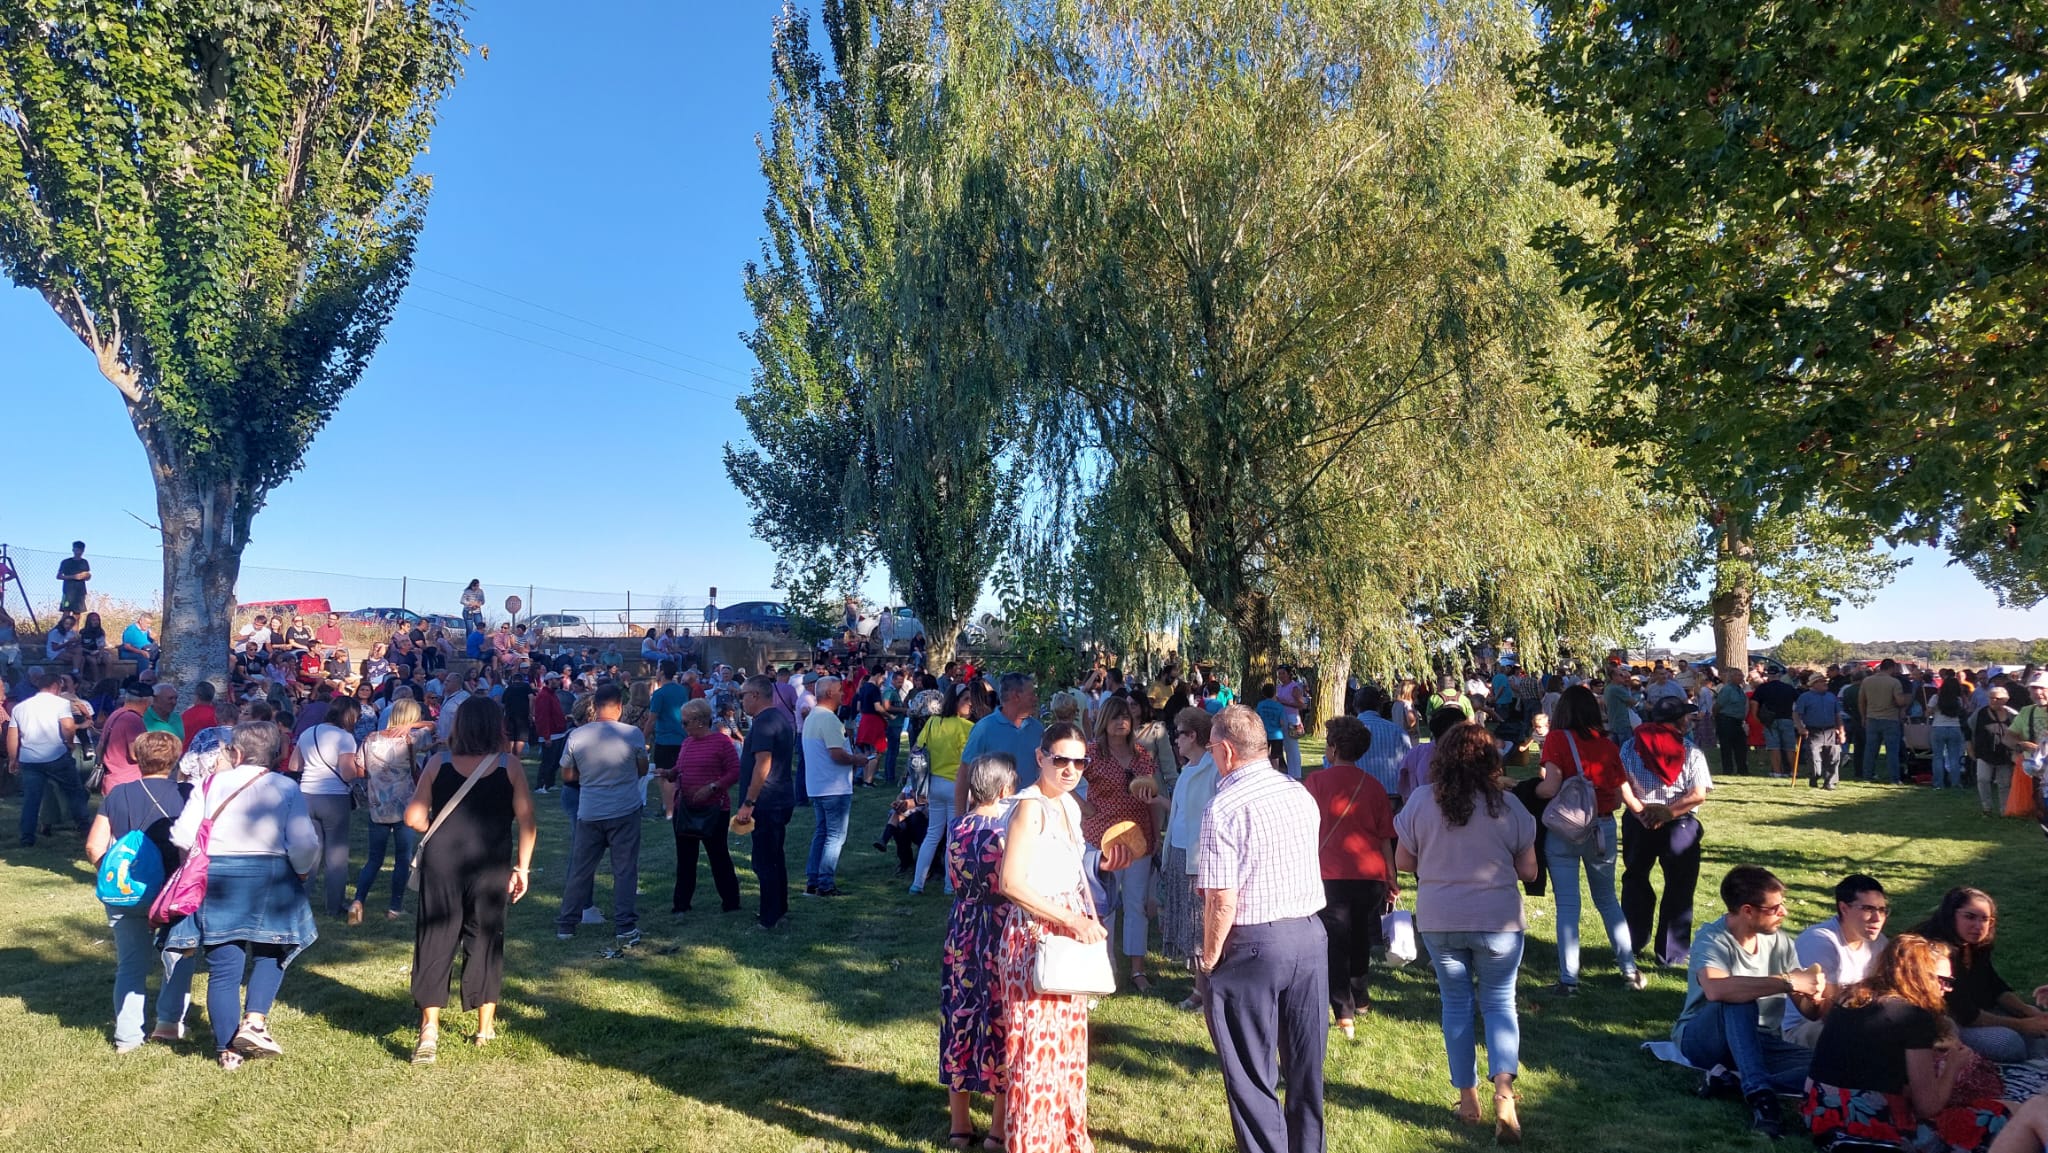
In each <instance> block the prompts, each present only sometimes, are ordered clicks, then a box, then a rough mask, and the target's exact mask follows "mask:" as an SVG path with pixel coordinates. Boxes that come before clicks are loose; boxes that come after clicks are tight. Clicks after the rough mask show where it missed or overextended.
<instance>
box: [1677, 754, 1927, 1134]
mask: <svg viewBox="0 0 2048 1153" xmlns="http://www.w3.org/2000/svg"><path fill="white" fill-rule="evenodd" d="M1893 723H1894V724H1896V723H1897V722H1896V721H1894V722H1893ZM1771 1025H1772V1028H1771V1030H1770V1032H1768V1033H1766V1032H1764V1031H1763V1030H1761V1029H1758V1028H1757V1011H1756V1002H1755V1001H1751V1002H1748V1003H1747V1004H1742V1005H1731V1004H1728V1003H1727V1002H1725V1001H1718V1002H1717V1001H1708V1002H1706V1003H1705V1004H1703V1005H1701V1006H1700V1010H1699V1012H1698V1013H1697V1014H1696V1015H1695V1016H1694V1017H1693V1018H1692V1019H1691V1020H1689V1021H1687V1022H1686V1023H1685V1028H1683V1029H1680V1030H1679V1031H1678V1051H1679V1052H1681V1053H1683V1054H1685V1059H1686V1060H1687V1061H1690V1062H1692V1063H1693V1064H1694V1065H1697V1066H1699V1067H1700V1068H1702V1069H1711V1068H1713V1067H1714V1066H1716V1065H1726V1066H1728V1067H1729V1068H1732V1069H1734V1070H1735V1072H1736V1074H1737V1075H1738V1076H1740V1077H1741V1078H1742V1095H1743V1096H1744V1097H1748V1096H1751V1095H1753V1094H1757V1093H1763V1092H1771V1093H1797V1092H1799V1091H1800V1090H1801V1089H1802V1088H1804V1087H1805V1085H1806V1067H1807V1065H1809V1064H1811V1063H1812V1061H1813V1050H1811V1049H1808V1048H1806V1047H1805V1046H1803V1045H1795V1044H1793V1043H1792V1042H1790V1041H1787V1040H1785V1039H1784V1038H1783V1037H1780V1036H1779V1035H1778V1030H1777V1020H1776V1019H1775V1018H1773V1019H1772V1021H1771Z"/></svg>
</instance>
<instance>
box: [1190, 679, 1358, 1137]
mask: <svg viewBox="0 0 2048 1153" xmlns="http://www.w3.org/2000/svg"><path fill="white" fill-rule="evenodd" d="M1209 753H1210V755H1211V756H1212V757H1214V758H1215V761H1216V772H1217V777H1218V784H1217V786H1216V795H1215V798H1214V799H1213V800H1211V801H1210V802H1209V809H1208V812H1207V813H1206V814H1204V815H1203V817H1202V833H1201V841H1200V847H1199V850H1198V851H1199V858H1198V862H1199V866H1200V888H1201V890H1202V953H1201V956H1200V957H1199V958H1197V960H1196V966H1197V971H1198V972H1203V973H1207V974H1208V975H1209V995H1208V999H1207V1001H1206V1002H1205V1004H1204V1007H1203V1012H1204V1014H1205V1015H1206V1017H1207V1018H1208V1024H1209V1036H1210V1038H1211V1039H1212V1040H1213V1041H1214V1042H1215V1045H1216V1055H1217V1057H1218V1058H1219V1059H1220V1060H1221V1062H1222V1065H1223V1088H1224V1094H1225V1096H1226V1097H1227V1098H1228V1100H1229V1103H1230V1126H1231V1129H1232V1131H1233V1132H1234V1133H1235V1135H1236V1137H1237V1147H1238V1149H1240V1150H1245V1151H1256V1153H1280V1151H1281V1150H1292V1151H1295V1153H1305V1151H1308V1150H1318V1149H1321V1148H1323V1146H1324V1139H1323V1055H1324V1048H1325V1046H1326V1044H1327V1041H1328V1029H1329V1021H1328V1009H1327V1005H1328V997H1329V992H1330V984H1329V939H1328V937H1327V936H1326V935H1325V934H1324V930H1323V923H1322V921H1321V920H1320V919H1318V918H1317V916H1316V913H1317V912H1318V911H1319V910H1320V909H1322V907H1323V881H1322V869H1321V865H1320V862H1319V858H1318V832H1319V829H1320V826H1321V815H1320V812H1319V810H1318V809H1317V807H1316V802H1315V798H1313V797H1311V796H1310V795H1309V793H1308V790H1307V789H1305V788H1303V787H1302V786H1301V784H1300V783H1299V782H1298V781H1295V780H1292V779H1290V778H1289V777H1288V776H1287V775H1286V773H1285V771H1284V770H1282V769H1281V768H1280V766H1277V765H1274V764H1273V763H1272V762H1271V761H1270V760H1269V759H1268V757H1267V744H1266V727H1265V723H1264V722H1263V721H1261V720H1260V719H1259V716H1258V714H1257V713H1254V712H1253V711H1252V710H1250V709H1247V708H1245V707H1244V706H1242V705H1231V706H1229V707H1227V708H1225V709H1223V710H1222V711H1221V712H1219V713H1217V714H1216V722H1215V725H1214V727H1213V728H1212V729H1211V731H1210V735H1209ZM1276 1054H1277V1057H1278V1061H1277V1064H1276V1061H1275V1057H1276ZM1282 1081H1284V1082H1285V1084H1286V1087H1287V1101H1286V1104H1285V1105H1284V1106H1283V1105H1282V1104H1281V1101H1280V1097H1279V1095H1278V1094H1277V1093H1276V1092H1275V1091H1274V1085H1275V1084H1276V1083H1279V1082H1282Z"/></svg>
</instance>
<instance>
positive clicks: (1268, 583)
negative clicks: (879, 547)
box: [1020, 0, 1661, 675]
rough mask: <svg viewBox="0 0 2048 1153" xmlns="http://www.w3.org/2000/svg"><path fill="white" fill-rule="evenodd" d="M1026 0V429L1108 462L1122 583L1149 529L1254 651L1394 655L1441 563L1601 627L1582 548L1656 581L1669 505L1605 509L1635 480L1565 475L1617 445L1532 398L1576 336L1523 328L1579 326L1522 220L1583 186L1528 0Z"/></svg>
mask: <svg viewBox="0 0 2048 1153" xmlns="http://www.w3.org/2000/svg"><path fill="white" fill-rule="evenodd" d="M1031 7H1032V10H1033V12H1034V13H1035V17H1034V18H1033V19H1030V20H1027V21H1025V22H1024V23H1025V26H1026V28H1027V29H1028V32H1027V37H1028V43H1027V45H1026V48H1025V50H1024V52H1023V57H1024V58H1025V59H1026V60H1027V61H1031V62H1032V63H1033V64H1034V65H1035V66H1036V67H1037V68H1038V69H1039V75H1038V76H1037V78H1036V82H1035V83H1034V84H1033V85H1030V86H1029V87H1028V92H1029V94H1030V96H1031V97H1032V98H1033V99H1034V100H1035V101H1036V102H1037V103H1036V105H1035V107H1036V108H1038V109H1040V111H1038V112H1037V113H1036V114H1035V120H1036V121H1037V122H1038V123H1039V124H1041V125H1042V126H1043V131H1042V135H1041V137H1040V139H1039V141H1038V142H1037V143H1036V144H1035V146H1034V148H1033V150H1032V152H1031V154H1030V161H1031V162H1030V163H1028V164H1024V165H1021V166H1020V167H1021V175H1022V177H1023V178H1024V179H1028V180H1030V181H1031V182H1032V185H1033V188H1034V192H1035V199H1034V203H1035V206H1036V211H1038V212H1040V213H1042V214H1043V215H1044V217H1045V219H1046V220H1047V222H1048V223H1047V225H1046V229H1045V232H1046V236H1047V238H1048V240H1047V245H1046V250H1047V252H1048V254H1049V255H1048V267H1047V268H1046V271H1045V275H1044V280H1043V284H1044V286H1045V289H1044V290H1045V295H1046V305H1045V307H1046V311H1047V316H1048V321H1047V328H1046V331H1047V332H1048V334H1049V336H1048V339H1047V341H1046V344H1047V345H1048V346H1049V351H1047V352H1046V353H1045V355H1046V357H1047V360H1048V362H1049V363H1050V364H1052V365H1053V366H1055V367H1053V368H1052V369H1051V370H1050V371H1051V375H1053V376H1055V377H1056V378H1057V379H1058V380H1059V381H1060V382H1061V383H1062V385H1063V386H1064V388H1065V390H1066V395H1067V400H1066V402H1065V404H1064V405H1063V406H1062V407H1061V408H1060V413H1059V414H1060V415H1061V416H1063V417H1064V418H1065V420H1064V423H1062V424H1059V425H1056V426H1054V428H1055V431H1056V433H1057V436H1056V438H1055V439H1054V440H1053V441H1052V442H1051V443H1050V444H1049V446H1048V448H1047V449H1046V451H1044V452H1043V453H1042V454H1041V459H1043V460H1045V461H1048V462H1051V463H1052V464H1054V465H1057V466H1067V465H1071V464H1074V463H1076V462H1078V463H1079V464H1080V465H1081V466H1082V467H1084V468H1093V467H1095V466H1097V465H1102V466H1105V467H1104V468H1103V469H1102V471H1103V473H1104V475H1106V476H1107V477H1108V479H1107V481H1106V482H1101V483H1103V491H1104V492H1105V493H1107V494H1110V496H1111V497H1112V498H1113V503H1114V505H1115V507H1116V508H1118V509H1120V510H1125V511H1126V512H1128V513H1130V514H1132V515H1127V516H1120V517H1118V518H1116V519H1115V521H1114V524H1115V526H1116V528H1115V531H1117V532H1120V533H1123V534H1125V535H1124V537H1123V538H1122V539H1098V541H1097V544H1098V546H1109V545H1112V544H1114V545H1120V546H1122V549H1121V553H1120V555H1121V556H1122V557H1123V558H1125V561H1126V563H1127V564H1128V565H1129V566H1130V573H1131V579H1130V580H1128V581H1127V582H1126V584H1127V585H1129V586H1131V587H1143V584H1144V579H1141V578H1149V573H1150V569H1149V568H1148V566H1147V561H1146V559H1145V558H1146V557H1147V556H1148V555H1149V552H1150V550H1149V549H1148V548H1146V547H1143V546H1142V545H1141V543H1140V542H1138V541H1135V540H1132V539H1129V533H1131V532H1132V531H1138V532H1143V533H1146V534H1149V535H1150V536H1151V537H1152V538H1153V539H1154V540H1155V541H1156V543H1157V545H1158V546H1159V547H1160V548H1161V549H1163V551H1164V553H1165V554H1166V555H1167V556H1168V557H1170V558H1171V560H1172V561H1173V563H1174V564H1175V565H1176V566H1177V567H1178V569H1179V571H1180V573H1181V575H1182V577H1183V578H1184V580H1185V581H1186V583H1187V585H1188V586H1190V587H1191V588H1192V589H1193V590H1194V592H1195V593H1197V594H1198V595H1199V596H1200V598H1201V600H1202V601H1203V602H1204V603H1205V604H1206V606H1207V607H1208V609H1209V610H1210V611H1212V612H1214V613H1215V614H1217V615H1218V616H1220V617H1222V618H1224V619H1226V620H1228V621H1229V622H1230V624H1231V626H1232V627H1233V628H1234V629H1235V631H1236V632H1237V634H1238V639H1239V641H1240V643H1241V647H1242V651H1243V652H1244V654H1245V656H1246V658H1247V659H1248V661H1250V662H1251V663H1252V665H1253V666H1254V669H1253V670H1248V675H1250V673H1251V672H1252V671H1256V668H1258V667H1263V665H1264V663H1265V662H1267V661H1269V660H1270V659H1272V658H1273V657H1274V656H1275V655H1276V654H1277V653H1278V652H1279V650H1280V649H1281V648H1282V647H1283V646H1284V645H1285V644H1286V643H1288V641H1289V639H1290V638H1298V639H1302V640H1311V639H1313V638H1315V637H1317V636H1319V635H1320V636H1325V637H1327V638H1328V639H1329V641H1330V643H1331V645H1332V647H1333V650H1334V651H1336V652H1338V653H1339V654H1340V656H1341V655H1342V654H1343V653H1347V652H1349V651H1351V649H1352V647H1353V646H1358V645H1367V646H1372V645H1377V646H1378V648H1379V651H1381V652H1382V653H1384V654H1386V655H1387V656H1388V658H1389V659H1392V658H1393V657H1394V656H1395V655H1396V654H1399V653H1402V652H1406V653H1409V654H1411V655H1414V654H1416V653H1417V652H1418V650H1419V649H1420V648H1422V647H1424V646H1423V645H1422V644H1421V638H1422V637H1423V636H1424V635H1425V633H1424V630H1422V629H1420V628H1418V620H1419V619H1420V612H1419V610H1421V609H1422V608H1424V607H1425V606H1427V605H1428V604H1429V603H1431V602H1432V601H1435V600H1438V599H1440V598H1442V597H1445V596H1451V595H1460V596H1465V597H1467V598H1470V599H1477V600H1482V601H1484V602H1485V605H1486V611H1487V616H1488V619H1489V622H1490V623H1493V624H1496V625H1499V626H1501V627H1512V628H1523V629H1528V630H1530V631H1531V632H1532V633H1535V634H1538V635H1540V636H1541V638H1542V639H1544V640H1545V641H1555V640H1556V639H1557V638H1559V637H1562V636H1564V635H1566V634H1568V633H1577V634H1587V633H1594V632H1600V631H1607V632H1609V633H1610V634H1611V633H1612V632H1615V631H1619V630H1620V628H1621V627H1622V625H1623V624H1624V622H1623V621H1622V620H1621V619H1620V614H1618V613H1613V612H1609V611H1608V610H1609V609H1610V607H1611V606H1612V605H1613V604H1614V603H1615V602H1614V601H1613V600H1612V599H1611V598H1603V597H1601V596H1599V595H1597V590H1593V589H1591V588H1589V587H1588V586H1587V584H1586V583H1585V582H1584V581H1582V580H1580V579H1579V578H1580V577H1581V576H1583V575H1585V574H1589V573H1597V572H1600V571H1601V566H1602V565H1606V566H1607V567H1608V569H1609V570H1610V571H1613V570H1619V569H1628V570H1630V573H1629V575H1630V578H1631V579H1630V581H1628V582H1625V583H1627V584H1629V585H1634V584H1635V582H1636V581H1641V582H1643V583H1644V584H1647V585H1649V586H1650V587H1661V585H1659V584H1657V583H1656V577H1655V574H1654V572H1653V571H1652V570H1653V569H1654V568H1655V567H1656V566H1655V564H1654V563H1653V562H1652V563H1646V561H1645V558H1646V557H1647V556H1649V554H1651V553H1652V552H1654V549H1651V548H1648V547H1646V542H1648V541H1650V540H1652V539H1654V538H1655V537H1656V536H1657V534H1656V533H1655V532H1639V531H1636V530H1638V529H1641V528H1643V527H1644V526H1645V525H1646V524H1647V523H1648V521H1649V518H1647V517H1640V516H1633V515H1628V514H1627V513H1622V512H1619V511H1618V510H1620V509H1622V508H1626V509H1628V510H1630V511H1631V512H1641V511H1643V505H1644V502H1643V501H1642V500H1641V499H1640V498H1639V496H1638V494H1635V493H1634V492H1633V491H1631V486H1628V485H1626V484H1621V483H1609V484H1608V485H1606V486H1605V488H1604V490H1603V489H1600V488H1596V490H1595V491H1596V493H1597V492H1602V491H1604V492H1605V493H1606V494H1607V495H1610V496H1612V497H1613V498H1614V499H1615V500H1616V501H1618V502H1619V504H1618V505H1617V504H1614V503H1607V504H1600V503H1598V502H1597V501H1596V502H1594V505H1593V506H1590V507H1589V506H1588V505H1587V504H1585V503H1584V502H1583V501H1582V498H1581V494H1580V493H1579V492H1577V491H1574V490H1573V489H1572V487H1571V486H1570V484H1569V483H1567V480H1568V478H1573V479H1584V478H1585V477H1587V475H1588V474H1589V473H1590V472H1597V471H1599V468H1598V465H1597V461H1598V460H1601V459H1611V458H1607V457H1606V456H1605V455H1604V454H1600V455H1599V456H1594V455H1592V454H1585V450H1584V449H1583V447H1582V446H1579V445H1577V444H1576V442H1574V441H1572V440H1571V439H1570V438H1569V437H1568V436H1565V435H1563V434H1561V433H1558V432H1555V431H1554V430H1551V429H1549V428H1548V427H1547V425H1546V423H1545V419H1544V417H1543V415H1542V414H1546V413H1547V412H1548V411H1549V408H1550V403H1551V401H1552V400H1553V399H1554V397H1555V396H1556V394H1557V390H1559V389H1561V388H1566V387H1570V384H1569V377H1570V374H1571V373H1572V372H1573V371H1576V370H1577V369H1579V368H1583V365H1582V364H1573V365H1567V366H1564V367H1563V368H1562V369H1560V368H1558V366H1555V365H1550V364H1547V363H1546V362H1545V360H1544V358H1543V357H1542V356H1541V355H1540V354H1541V352H1542V351H1543V350H1544V349H1545V347H1546V346H1547V345H1549V344H1550V343H1551V342H1553V341H1559V342H1563V343H1569V342H1571V341H1572V340H1574V339H1576V334H1577V333H1579V332H1580V331H1582V328H1583V326H1582V324H1581V323H1580V322H1579V321H1578V320H1577V318H1576V317H1574V316H1573V315H1572V314H1571V313H1570V312H1569V310H1567V309H1565V308H1563V307H1562V305H1561V302H1560V300H1559V297H1558V294H1557V291H1556V283H1555V277H1554V274H1553V272H1552V270H1551V269H1550V268H1548V267H1547V266H1546V264H1545V262H1544V261H1543V260H1542V259H1541V258H1539V257H1537V256H1536V255H1535V254H1533V253H1532V252H1531V251H1530V250H1529V249H1528V247H1527V243H1526V241H1527V239H1528V236H1529V234H1530V231H1531V229H1532V228H1533V227H1534V226H1535V224H1536V223H1538V222H1539V221H1541V220H1545V219H1551V218H1554V217H1555V216H1556V215H1557V214H1558V213H1560V212H1564V211H1570V210H1572V209H1571V208H1569V207H1567V206H1565V205H1564V200H1565V198H1563V197H1561V196H1560V194H1559V193H1558V192H1557V191H1556V190H1555V189H1554V188H1552V187H1550V186H1549V185H1548V184H1547V183H1546V182H1545V180H1544V179H1543V173H1544V169H1545V166H1546V164H1547V163H1548V161H1549V159H1550V158H1551V156H1552V155H1553V152H1554V149H1553V146H1552V144H1551V142H1550V141H1549V139H1548V137H1547V136H1546V134H1545V131H1544V129H1543V126H1542V125H1541V123H1540V120H1538V119H1537V118H1536V117H1534V116H1532V115H1530V114H1529V113H1527V112H1526V111H1525V110H1522V109H1520V108H1518V107H1517V106H1516V104H1515V100H1514V98H1513V94H1512V93H1511V91H1510V90H1509V88H1508V86H1507V85H1506V83H1505V82H1504V80H1503V79H1502V76H1501V73H1500V63H1501V60H1502V59H1503V56H1504V55H1505V54H1506V53H1508V52H1510V51H1526V50H1528V49H1529V48H1530V47H1531V46H1532V45H1533V33H1532V30H1531V28H1530V25H1529V22H1528V18H1527V15H1526V13H1525V12H1522V11H1521V10H1518V9H1513V8H1509V9H1501V8H1499V7H1496V6H1488V5H1476V4H1475V5H1469V6H1468V5H1458V4H1436V3H1421V4H1418V3H1410V2H1392V0H1388V2H1379V3H1374V2H1359V0H1347V2H1321V3H1316V2H1311V3H1303V4H1290V5H1287V6H1285V7H1284V8H1283V7H1278V6H1272V5H1241V4H1234V3H1224V2H1221V0H1141V2H1131V3H1124V4H1118V5H1113V6H1101V7H1097V6H1071V5H1064V4H1056V3H1048V4H1044V5H1035V6H1031ZM1525 468H1526V469H1537V468H1550V469H1551V470H1552V472H1551V473H1550V474H1549V475H1546V476H1543V477H1541V478H1539V479H1536V480H1533V481H1532V480H1531V479H1530V476H1531V475H1532V474H1531V473H1529V472H1527V471H1525ZM1083 528H1084V531H1095V526H1094V525H1093V524H1092V523H1088V524H1084V526H1083ZM1589 530H1590V532H1589ZM1609 530H1613V531H1609ZM1097 536H1098V538H1100V537H1101V534H1100V533H1099V532H1098V533H1097ZM1624 538H1626V539H1625V540H1624ZM1107 555H1119V554H1117V553H1115V552H1111V553H1109V554H1107ZM1585 592H1595V594H1596V595H1590V596H1583V597H1577V596H1575V594H1578V593H1585ZM1573 614H1577V616H1576V617H1575V618H1574V616H1573Z"/></svg>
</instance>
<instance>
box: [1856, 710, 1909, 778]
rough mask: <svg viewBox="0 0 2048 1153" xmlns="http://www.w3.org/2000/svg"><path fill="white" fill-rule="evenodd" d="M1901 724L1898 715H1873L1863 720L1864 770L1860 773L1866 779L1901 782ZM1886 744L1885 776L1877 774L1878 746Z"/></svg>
mask: <svg viewBox="0 0 2048 1153" xmlns="http://www.w3.org/2000/svg"><path fill="white" fill-rule="evenodd" d="M1902 736H1903V734H1902V731H1901V726H1900V724H1899V719H1898V718H1897V717H1871V718H1870V719H1868V720H1866V721H1864V722H1863V771H1862V772H1861V773H1860V774H1858V775H1859V776H1861V777H1862V778H1863V779H1864V780H1866V781H1879V780H1882V781H1890V782H1891V783H1892V784H1895V785H1896V784H1898V783H1899V741H1900V740H1901V739H1902ZM1879 744H1883V745H1884V762H1885V770H1884V776H1882V777H1880V776H1878V775H1877V746H1878V745H1879Z"/></svg>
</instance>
